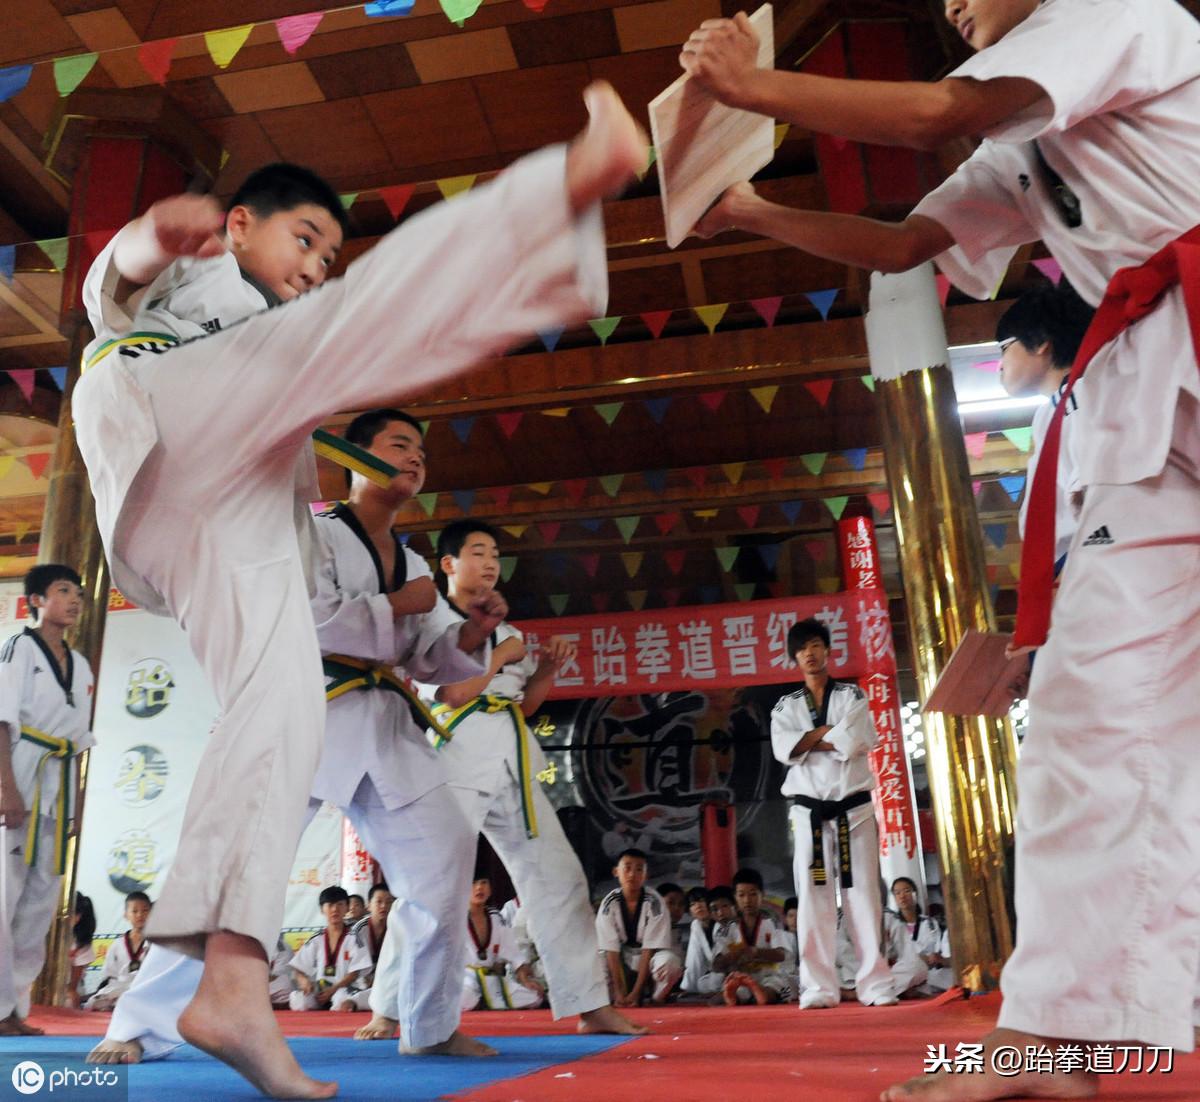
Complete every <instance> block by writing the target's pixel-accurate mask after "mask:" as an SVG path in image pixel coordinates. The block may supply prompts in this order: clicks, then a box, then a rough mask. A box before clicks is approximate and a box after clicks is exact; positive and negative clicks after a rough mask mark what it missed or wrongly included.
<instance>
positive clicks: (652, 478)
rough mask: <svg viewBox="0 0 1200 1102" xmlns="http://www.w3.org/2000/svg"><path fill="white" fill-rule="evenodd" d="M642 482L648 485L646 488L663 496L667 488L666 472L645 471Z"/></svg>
mask: <svg viewBox="0 0 1200 1102" xmlns="http://www.w3.org/2000/svg"><path fill="white" fill-rule="evenodd" d="M642 480H643V481H644V482H645V483H646V487H647V488H648V489H651V490H653V491H654V492H655V493H656V494H661V493H662V492H663V490H665V489H666V488H667V472H666V471H662V470H659V471H643V472H642Z"/></svg>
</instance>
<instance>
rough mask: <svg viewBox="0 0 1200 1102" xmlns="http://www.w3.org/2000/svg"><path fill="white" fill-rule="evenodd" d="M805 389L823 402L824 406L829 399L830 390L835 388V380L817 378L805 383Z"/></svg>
mask: <svg viewBox="0 0 1200 1102" xmlns="http://www.w3.org/2000/svg"><path fill="white" fill-rule="evenodd" d="M804 389H805V390H807V391H808V392H809V394H811V395H812V396H813V397H814V398H816V400H817V401H818V402H819V403H820V404H821V407H822V408H824V407H825V403H826V402H828V401H829V392H830V391H831V390H833V380H832V379H816V380H814V381H813V382H811V383H805V384H804Z"/></svg>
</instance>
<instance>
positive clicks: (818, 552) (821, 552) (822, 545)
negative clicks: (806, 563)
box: [804, 540, 829, 562]
mask: <svg viewBox="0 0 1200 1102" xmlns="http://www.w3.org/2000/svg"><path fill="white" fill-rule="evenodd" d="M804 550H805V551H807V552H808V557H809V558H810V559H812V561H813V562H824V561H825V556H826V555H827V554H828V553H829V544H827V543H826V542H825V541H824V540H806V541H805V544H804Z"/></svg>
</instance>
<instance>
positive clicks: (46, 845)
mask: <svg viewBox="0 0 1200 1102" xmlns="http://www.w3.org/2000/svg"><path fill="white" fill-rule="evenodd" d="M40 819H41V821H40V823H39V824H38V830H39V832H40V837H39V838H38V858H37V864H36V865H35V866H33V867H30V866H29V865H27V864H25V832H26V830H27V829H28V828H27V826H22V827H21V828H20V829H15V828H13V827H9V828H8V829H7V830H5V832H4V834H5V846H6V849H7V850H8V852H7V853H4V854H0V862H3V866H2V867H0V876H3V877H4V879H5V883H4V896H3V898H4V903H5V913H4V914H2V915H0V1018H7V1017H8V1016H9V1015H10V1014H11V1013H12V1012H13V1011H14V1010H15V1011H16V1012H17V1014H18V1015H19V1016H20V1017H22V1018H25V1017H27V1016H28V1015H29V989H30V985H31V984H32V983H33V981H34V980H35V979H37V976H38V973H39V972H40V971H41V970H42V965H43V964H44V963H45V961H46V932H47V931H48V930H49V929H50V923H51V922H52V921H53V920H54V911H55V908H56V907H57V905H58V893H59V887H60V885H61V884H62V877H61V876H59V875H58V874H57V873H55V872H53V871H51V867H52V865H53V863H54V834H55V830H54V824H55V820H54V818H53V817H52V816H50V815H42V816H40Z"/></svg>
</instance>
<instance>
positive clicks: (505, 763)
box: [422, 624, 608, 1018]
mask: <svg viewBox="0 0 1200 1102" xmlns="http://www.w3.org/2000/svg"><path fill="white" fill-rule="evenodd" d="M512 638H515V639H518V640H519V639H521V633H520V632H519V631H518V630H517V629H516V628H514V627H513V626H512V625H511V624H501V625H500V627H499V628H498V629H497V630H496V633H495V645H497V646H499V645H500V644H501V643H503V642H504V641H505V640H506V639H512ZM536 668H537V664H536V662H535V660H534V657H533V655H529V654H527V655H526V656H525V658H524V659H522V660H521V661H520V662H513V663H510V664H508V665H506V666H503V667H502V668H501V669H500V670H498V671H497V672H496V675H495V676H494V677H493V678H492V680H491V681H490V682H489V683H488V686H487V688H486V689H485V690H484V693H483V694H482V695H483V697H484V698H494V699H495V700H497V701H511V702H512V703H513V705H515V706H516V707H517V708H520V705H521V702H522V701H523V700H524V697H525V685H526V683H527V682H528V681H529V678H530V677H531V676H533V672H534V670H535V669H536ZM422 692H423V694H424V695H426V696H427V697H428V699H430V700H433V699H434V696H435V694H434V693H433V692H432V691H431V690H429V689H428V688H425V689H423V690H422ZM524 743H525V745H526V747H527V748H528V765H527V769H528V771H529V774H530V776H531V777H532V778H533V779H532V783H531V786H530V792H531V796H532V800H533V809H534V812H535V814H536V819H537V834H536V836H535V837H532V838H531V837H530V836H529V832H528V831H527V830H526V824H525V821H524V817H523V813H522V802H521V801H522V796H521V792H522V786H521V763H520V759H519V756H518V732H517V729H516V724H515V723H514V717H513V715H512V714H511V711H509V710H507V709H505V710H500V711H494V712H489V711H488V710H487V709H486V708H480V709H478V710H475V711H473V712H472V713H471V714H469V715H466V716H465V718H463V719H462V721H461V722H460V723H459V724H458V725H457V726H456V727H455V728H454V731H453V738H452V739H451V740H450V741H449V742H448V743H447V744H446V745H444V746H443V747H442V750H441V753H442V756H443V758H444V760H445V764H446V770H447V772H448V774H449V777H450V784H451V787H452V789H453V791H454V793H455V795H456V796H457V797H458V798H459V800H460V802H461V803H462V806H463V810H464V811H465V813H466V815H467V820H468V822H469V823H470V825H471V830H472V831H474V832H476V833H480V832H481V833H482V834H483V836H484V837H485V838H486V839H487V840H488V842H489V844H490V845H491V846H492V848H493V849H494V850H495V851H496V853H497V854H498V855H499V857H500V860H501V861H503V862H504V867H505V868H506V869H507V870H508V874H509V876H511V877H512V882H513V886H514V887H515V888H516V890H517V895H518V897H519V898H520V899H521V901H522V905H523V910H524V912H525V914H526V916H527V918H526V921H527V924H528V928H529V934H530V937H531V938H532V940H533V942H534V943H535V944H536V945H537V948H538V953H539V955H540V958H541V963H542V966H543V968H544V969H545V973H546V981H547V986H548V988H549V995H550V1006H551V1009H552V1010H553V1013H554V1017H555V1018H565V1017H569V1016H570V1015H572V1014H582V1013H585V1012H587V1011H589V1010H596V1009H598V1008H599V1007H602V1006H605V1005H607V1004H608V987H607V984H606V983H605V977H604V969H603V967H602V962H601V961H600V959H599V957H598V956H597V953H596V940H595V918H594V916H593V914H592V908H591V905H590V903H589V901H588V885H587V878H586V877H585V876H584V874H583V868H582V867H581V866H580V864H579V858H578V857H577V856H576V855H575V851H574V850H573V849H572V848H571V843H570V842H568V841H567V836H566V834H564V833H563V829H562V825H561V824H560V823H559V821H558V816H557V815H556V814H555V811H554V806H553V805H552V804H551V803H550V801H549V800H548V799H547V798H546V794H545V793H544V792H543V791H542V788H541V784H540V783H539V782H538V781H537V780H536V775H537V774H538V773H540V772H541V771H542V770H543V769H545V767H546V760H545V757H544V755H543V754H542V750H541V747H540V746H538V744H537V738H536V736H535V735H534V734H533V732H532V731H526V732H525V737H524Z"/></svg>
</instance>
